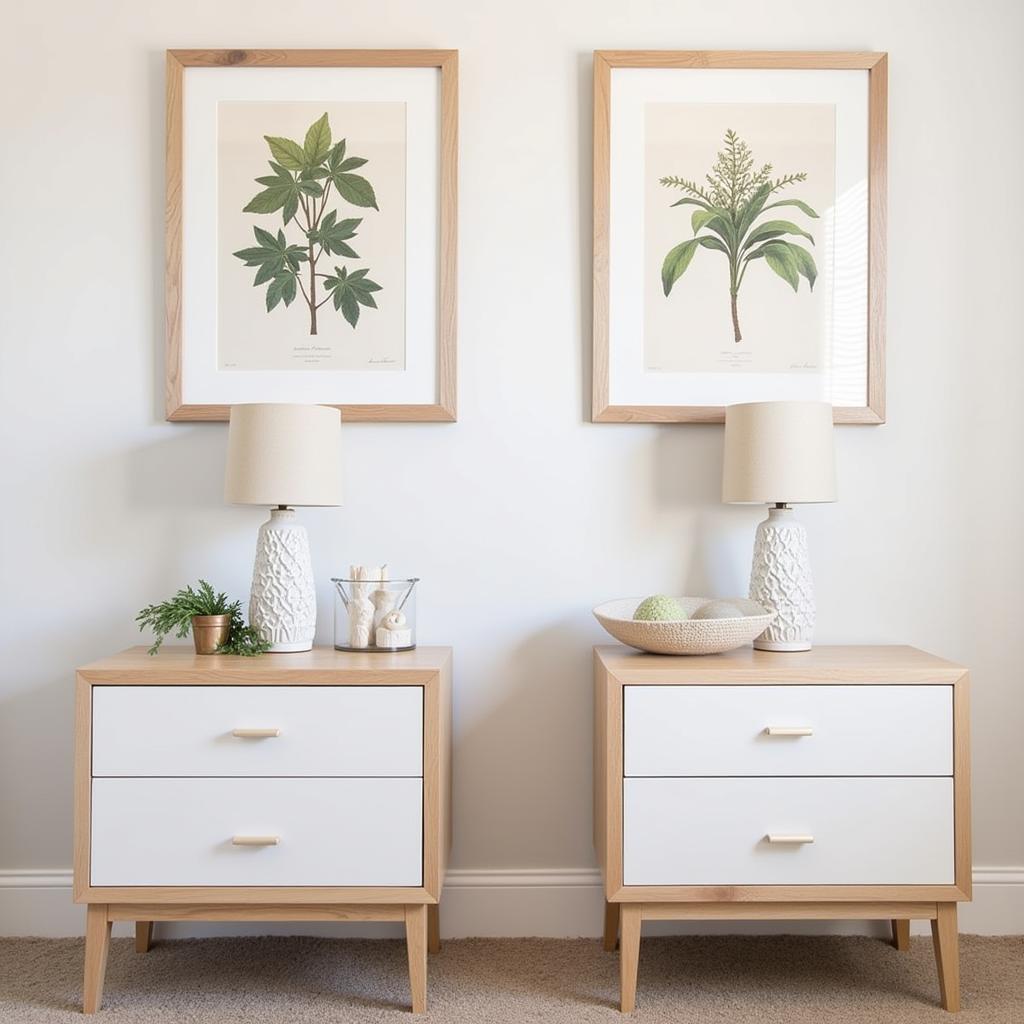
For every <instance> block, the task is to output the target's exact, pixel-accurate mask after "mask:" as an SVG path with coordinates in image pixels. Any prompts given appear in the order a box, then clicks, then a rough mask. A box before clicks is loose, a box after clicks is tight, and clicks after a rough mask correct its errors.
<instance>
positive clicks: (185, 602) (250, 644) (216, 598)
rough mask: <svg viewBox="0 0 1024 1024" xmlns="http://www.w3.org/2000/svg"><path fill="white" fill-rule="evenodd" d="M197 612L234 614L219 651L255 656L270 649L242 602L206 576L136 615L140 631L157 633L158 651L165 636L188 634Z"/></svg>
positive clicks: (152, 652)
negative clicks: (196, 584) (249, 620)
mask: <svg viewBox="0 0 1024 1024" xmlns="http://www.w3.org/2000/svg"><path fill="white" fill-rule="evenodd" d="M196 615H230V616H231V630H230V632H229V633H228V639H227V643H224V644H221V646H220V647H218V648H217V652H218V653H219V654H241V655H243V656H244V657H252V656H253V655H256V654H263V653H265V652H266V651H268V650H270V643H269V641H267V640H264V639H263V637H262V636H261V635H260V633H259V632H258V631H257V630H256V629H254V628H253V627H252V626H247V625H246V624H245V619H244V618H243V617H242V602H241V601H233V602H231V603H229V602H228V596H227V594H218V593H217V592H216V591H215V590H214V589H213V587H211V586H210V584H209V583H207V582H206V580H200V581H199V588H198V589H197V590H193V589H192V587H191V586H188V587H185V588H184V589H182V590H179V591H178V592H177V593H176V594H175V595H174V597H172V598H171V599H170V600H169V601H163V602H161V603H160V604H151V605H147V606H146V607H145V608H143V609H142V611H141V612H139V614H138V615H136V616H135V621H136V622H137V623H138V624H139V630H140V632H141V631H142V630H144V629H147V628H148V629H152V630H153V633H154V634H155V635H156V640H155V641H154V643H153V646H152V647H150V649H149V653H150V654H156V652H157V651H158V650H160V645H161V644H162V643H163V642H164V637H166V636H167V635H168V634H169V633H174V635H175V636H177V637H178V638H179V639H182V638H183V637H186V636H188V631H189V629H191V627H192V618H193V616H196Z"/></svg>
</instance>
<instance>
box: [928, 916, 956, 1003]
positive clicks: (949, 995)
mask: <svg viewBox="0 0 1024 1024" xmlns="http://www.w3.org/2000/svg"><path fill="white" fill-rule="evenodd" d="M935 909H936V911H938V916H937V917H936V918H935V920H934V921H932V944H933V945H934V946H935V966H936V967H937V968H938V971H939V992H940V994H941V996H942V1008H943V1009H944V1010H948V1011H949V1012H950V1013H959V1011H960V937H959V935H958V934H957V926H956V904H955V903H939V904H937V905H936V907H935Z"/></svg>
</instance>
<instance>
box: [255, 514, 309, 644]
mask: <svg viewBox="0 0 1024 1024" xmlns="http://www.w3.org/2000/svg"><path fill="white" fill-rule="evenodd" d="M249 623H250V624H251V625H252V626H255V627H256V629H258V630H259V631H260V633H262V634H263V636H264V637H266V639H268V640H269V641H270V643H271V647H270V650H271V651H272V652H278V653H284V652H288V651H308V650H311V649H312V647H313V634H314V633H315V632H316V586H315V584H314V582H313V563H312V560H311V559H310V557H309V538H308V537H307V535H306V530H305V527H303V526H300V525H299V523H298V522H297V521H296V517H295V510H294V509H290V508H286V509H274V510H273V511H272V512H271V513H270V519H269V520H267V522H265V523H264V524H263V525H262V526H261V527H260V532H259V537H258V538H257V541H256V564H255V565H254V566H253V570H252V592H251V594H250V597H249Z"/></svg>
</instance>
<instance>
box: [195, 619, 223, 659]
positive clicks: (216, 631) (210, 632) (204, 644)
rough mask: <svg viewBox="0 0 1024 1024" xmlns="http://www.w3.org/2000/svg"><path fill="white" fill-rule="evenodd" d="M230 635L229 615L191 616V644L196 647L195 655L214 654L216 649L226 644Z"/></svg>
mask: <svg viewBox="0 0 1024 1024" xmlns="http://www.w3.org/2000/svg"><path fill="white" fill-rule="evenodd" d="M230 633H231V616H230V615H193V616H192V642H193V643H194V644H195V645H196V654H216V653H217V648H218V647H220V646H221V645H222V644H226V643H227V642H228V636H229V635H230Z"/></svg>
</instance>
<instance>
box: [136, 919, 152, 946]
mask: <svg viewBox="0 0 1024 1024" xmlns="http://www.w3.org/2000/svg"><path fill="white" fill-rule="evenodd" d="M152 943H153V922H152V921H136V922H135V952H136V953H148V952H149V947H150V946H151V945H152Z"/></svg>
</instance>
